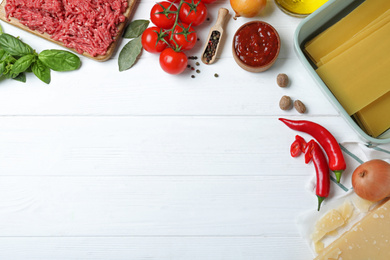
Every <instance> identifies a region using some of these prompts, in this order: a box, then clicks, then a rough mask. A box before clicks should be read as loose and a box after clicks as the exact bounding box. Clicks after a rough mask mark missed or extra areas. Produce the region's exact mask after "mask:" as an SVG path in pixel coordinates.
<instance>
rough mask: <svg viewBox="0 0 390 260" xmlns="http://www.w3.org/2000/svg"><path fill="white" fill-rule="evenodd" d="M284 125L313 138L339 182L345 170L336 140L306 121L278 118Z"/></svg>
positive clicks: (325, 130) (319, 126) (321, 128)
mask: <svg viewBox="0 0 390 260" xmlns="http://www.w3.org/2000/svg"><path fill="white" fill-rule="evenodd" d="M279 120H280V121H282V122H283V123H284V124H286V125H287V126H288V127H289V128H291V129H293V130H297V131H300V132H304V133H307V134H309V135H311V136H312V137H314V138H315V139H316V140H317V142H319V143H320V145H321V146H322V148H323V149H324V150H325V152H326V155H327V156H328V159H329V168H330V169H331V170H332V171H333V172H334V173H335V175H336V179H337V182H340V179H341V174H342V172H343V171H344V170H345V168H346V164H345V160H344V156H343V153H342V151H341V148H340V145H339V144H338V142H337V140H336V138H334V136H333V135H332V134H331V133H330V132H329V131H328V130H327V129H326V128H324V127H323V126H321V125H319V124H317V123H314V122H311V121H307V120H288V119H285V118H279Z"/></svg>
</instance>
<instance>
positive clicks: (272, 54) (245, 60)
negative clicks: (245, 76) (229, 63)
mask: <svg viewBox="0 0 390 260" xmlns="http://www.w3.org/2000/svg"><path fill="white" fill-rule="evenodd" d="M279 50H280V38H279V34H278V32H277V31H276V30H275V28H273V27H272V26H271V25H270V24H268V23H266V22H262V21H252V22H248V23H246V24H244V25H242V26H241V27H240V28H239V29H238V30H237V32H236V33H235V35H234V37H233V56H234V59H235V60H236V62H237V63H238V65H240V66H241V67H242V68H243V69H245V70H248V71H251V72H261V71H265V70H267V69H269V68H270V67H271V66H272V64H273V63H274V62H275V61H276V58H277V57H278V55H279Z"/></svg>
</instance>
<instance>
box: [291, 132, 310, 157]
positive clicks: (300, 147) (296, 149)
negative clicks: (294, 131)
mask: <svg viewBox="0 0 390 260" xmlns="http://www.w3.org/2000/svg"><path fill="white" fill-rule="evenodd" d="M305 147H306V141H305V139H303V138H302V136H299V135H296V136H295V141H294V142H293V143H292V144H291V147H290V154H291V156H292V157H298V156H299V155H300V154H301V153H303V152H305Z"/></svg>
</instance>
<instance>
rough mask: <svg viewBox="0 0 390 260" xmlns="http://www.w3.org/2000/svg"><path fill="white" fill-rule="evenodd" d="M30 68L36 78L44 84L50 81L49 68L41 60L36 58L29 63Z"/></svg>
mask: <svg viewBox="0 0 390 260" xmlns="http://www.w3.org/2000/svg"><path fill="white" fill-rule="evenodd" d="M31 69H32V71H33V72H34V74H35V76H37V78H39V79H40V80H42V81H43V82H45V83H46V84H49V83H50V79H51V77H50V68H49V67H47V66H46V65H45V64H44V63H43V62H42V61H41V60H36V61H35V62H34V63H33V64H31Z"/></svg>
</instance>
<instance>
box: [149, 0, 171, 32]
mask: <svg viewBox="0 0 390 260" xmlns="http://www.w3.org/2000/svg"><path fill="white" fill-rule="evenodd" d="M176 14H177V7H176V6H175V5H174V4H173V3H170V2H167V1H163V2H158V3H156V4H155V5H154V6H153V7H152V10H151V11H150V20H151V21H152V23H154V24H155V25H156V26H158V27H160V28H163V29H171V28H172V26H173V25H174V23H175V20H176Z"/></svg>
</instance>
